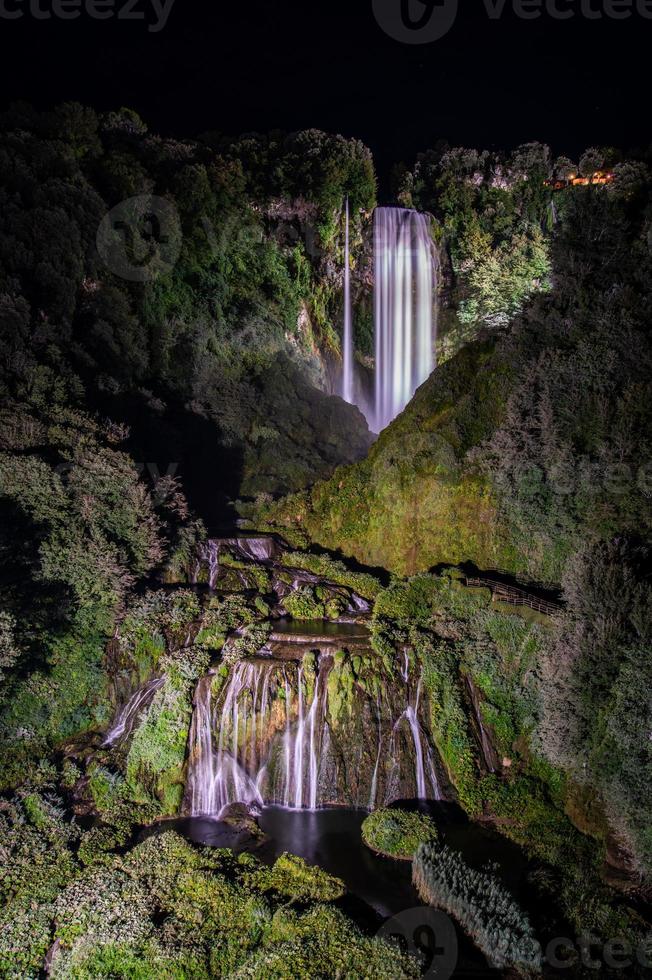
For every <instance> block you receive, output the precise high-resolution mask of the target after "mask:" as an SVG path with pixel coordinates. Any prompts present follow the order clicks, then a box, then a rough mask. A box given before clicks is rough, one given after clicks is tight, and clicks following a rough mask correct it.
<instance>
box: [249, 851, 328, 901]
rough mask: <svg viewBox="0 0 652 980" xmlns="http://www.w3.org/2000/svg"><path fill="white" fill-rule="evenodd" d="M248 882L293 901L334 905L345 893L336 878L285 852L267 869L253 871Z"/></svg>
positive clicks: (258, 888)
mask: <svg viewBox="0 0 652 980" xmlns="http://www.w3.org/2000/svg"><path fill="white" fill-rule="evenodd" d="M248 881H249V884H250V885H251V887H252V888H254V889H255V890H257V891H261V892H263V893H265V892H267V891H270V890H271V891H274V892H278V894H279V895H285V896H286V897H287V898H291V899H292V901H293V902H308V901H317V902H334V901H336V900H337V899H338V898H341V897H342V895H343V894H344V893H345V891H346V888H345V886H344V882H342V881H340V879H339V878H335V877H333V875H329V874H327V873H326V872H325V871H323V870H322V869H321V868H318V867H316V866H314V865H310V864H306V862H305V861H304V860H303V859H302V858H300V857H297V856H296V855H294V854H287V853H286V854H281V856H280V857H279V858H277V859H276V861H275V862H274V864H273V866H272V867H271V868H263V867H261V868H259V869H257V870H256V871H255V872H254V873H253V874H252V875H251V877H250V878H249V879H248Z"/></svg>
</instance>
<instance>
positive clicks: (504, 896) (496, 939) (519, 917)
mask: <svg viewBox="0 0 652 980" xmlns="http://www.w3.org/2000/svg"><path fill="white" fill-rule="evenodd" d="M412 876H413V881H414V884H415V886H416V888H417V890H418V892H419V894H420V895H421V898H422V899H423V900H424V901H425V902H429V903H430V904H431V905H436V906H438V907H439V908H442V909H444V911H446V912H448V913H449V914H450V915H453V916H454V917H455V918H456V919H457V920H458V922H459V923H460V925H461V926H462V928H463V929H464V930H465V932H467V933H468V934H469V935H470V936H471V938H472V939H473V940H474V942H475V943H477V945H478V946H479V947H480V949H481V950H482V951H483V953H484V954H485V956H486V957H487V959H488V961H489V963H490V965H491V966H493V967H495V968H497V969H505V968H512V969H515V970H516V971H517V972H518V973H519V974H521V975H524V976H531V975H538V974H539V972H540V968H541V959H542V956H541V947H540V946H539V943H538V942H537V940H536V938H535V935H534V931H533V929H532V926H531V925H530V923H529V921H528V918H527V916H526V915H525V913H524V912H523V911H522V910H521V909H520V908H519V906H518V905H517V904H516V903H515V902H514V899H513V898H512V897H511V895H510V894H509V892H508V891H507V890H506V889H505V888H504V887H503V885H501V884H500V882H499V881H498V880H497V879H496V878H495V877H494V875H492V874H490V873H486V872H483V871H476V870H474V869H472V868H470V867H469V866H468V865H467V864H465V862H464V860H463V859H462V857H461V855H460V854H458V853H457V852H456V851H451V850H449V848H447V847H441V848H439V847H437V846H436V845H432V844H424V845H422V846H421V847H420V848H419V850H418V851H417V853H416V856H415V859H414V864H413V866H412Z"/></svg>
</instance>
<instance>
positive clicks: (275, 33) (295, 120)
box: [0, 0, 652, 174]
mask: <svg viewBox="0 0 652 980" xmlns="http://www.w3.org/2000/svg"><path fill="white" fill-rule="evenodd" d="M0 2H4V3H5V4H6V6H7V7H8V8H9V9H16V7H17V5H18V4H19V3H20V2H21V0H0ZM38 2H39V3H40V4H41V6H42V7H43V8H47V6H48V4H49V3H50V2H51V0H38ZM124 2H125V0H116V4H117V7H120V6H121V5H122V4H123V3H124ZM149 2H150V0H138V4H139V6H138V7H137V8H136V9H137V10H141V11H147V18H148V19H149V20H150V21H154V20H155V18H154V16H153V14H152V11H151V8H150V7H149ZM459 2H460V8H461V9H460V12H459V15H458V19H457V21H456V23H455V26H454V27H453V29H452V30H451V31H450V32H449V34H448V35H447V36H446V37H444V38H443V39H441V40H439V41H437V42H435V43H433V44H430V45H418V46H415V45H404V44H401V43H399V42H397V41H394V40H392V39H391V38H389V37H387V36H386V34H385V33H384V32H383V31H382V29H381V28H380V27H379V26H378V24H377V23H376V20H375V18H374V15H373V12H372V7H371V0H328V2H321V3H319V2H315V0H313V2H310V0H301V2H298V0H249V2H247V0H175V3H174V6H173V8H172V12H171V14H170V17H169V19H168V22H167V25H166V27H165V28H164V29H163V30H162V31H160V32H159V33H153V32H151V31H148V25H147V22H146V21H117V20H115V19H114V20H106V21H93V20H91V19H90V18H89V17H88V16H87V15H85V14H82V15H81V17H80V18H79V19H77V20H75V21H60V20H55V19H53V20H50V21H37V20H35V19H34V18H33V17H32V16H31V15H29V14H28V13H25V16H24V17H23V18H22V19H20V20H12V21H9V20H4V19H0V55H1V59H0V101H1V102H2V104H3V106H4V107H6V106H7V105H8V104H9V103H10V102H12V101H15V100H19V99H26V100H28V101H30V102H33V103H34V104H36V105H37V106H38V107H41V108H48V107H50V106H51V105H53V104H55V103H57V102H59V101H63V100H76V101H79V102H83V103H85V104H88V105H92V106H94V107H95V108H97V109H100V110H103V109H110V108H117V107H119V106H121V105H126V106H129V107H132V108H135V109H136V110H137V111H138V112H139V113H140V114H141V115H142V116H143V118H144V119H145V120H146V122H147V123H148V124H149V126H150V128H151V129H153V130H155V131H158V132H161V133H163V134H166V135H188V136H191V135H194V134H196V133H199V132H201V131H202V130H208V129H211V130H219V131H221V132H223V133H226V134H229V135H233V134H238V133H243V132H249V131H253V130H258V131H267V130H270V129H275V128H279V129H287V130H293V129H299V128H303V127H310V126H315V127H319V128H322V129H326V130H330V131H335V132H340V133H343V134H344V135H347V136H358V137H360V138H361V139H363V140H364V141H365V142H366V143H367V144H368V145H370V146H371V148H372V150H373V151H374V153H375V155H376V158H377V162H378V163H379V165H380V168H381V172H383V173H384V174H386V173H387V172H388V171H389V168H390V166H391V164H392V163H393V162H396V161H399V160H405V161H406V162H411V161H412V160H413V158H414V156H415V154H416V153H417V152H418V151H419V150H421V149H425V148H427V147H428V146H432V145H434V144H435V143H436V142H437V141H438V140H439V139H446V140H448V141H450V142H451V143H452V144H456V145H467V146H477V147H479V148H480V147H482V148H491V147H496V148H510V147H513V146H515V145H517V144H518V143H521V142H526V141H529V140H533V139H538V140H542V141H545V142H548V143H550V144H551V145H552V146H553V149H554V150H555V151H556V152H565V153H568V154H570V155H571V156H573V155H576V154H577V153H578V152H579V151H580V150H581V149H583V148H584V147H586V146H587V145H594V144H613V145H617V146H621V147H623V148H625V149H636V148H639V147H644V146H646V145H647V144H648V143H649V140H650V130H649V125H648V122H649V74H650V72H649V64H650V52H651V49H652V44H651V42H652V20H643V19H642V18H640V17H639V16H637V15H633V16H632V17H631V18H630V19H629V20H626V21H614V20H608V19H606V18H605V19H603V20H601V21H598V20H595V21H589V20H587V19H585V18H582V17H580V16H578V17H576V18H575V19H574V20H572V21H563V22H560V21H556V20H551V19H550V18H549V17H547V16H543V17H542V18H541V19H539V20H537V21H523V20H519V19H518V18H517V17H516V16H515V15H514V13H513V12H512V10H511V3H510V0H507V4H506V10H505V13H504V14H503V16H502V17H501V18H500V19H499V20H497V21H493V20H490V19H489V18H488V16H487V13H486V11H485V7H484V4H483V2H481V0H459ZM560 2H561V0H560ZM565 2H566V3H571V4H573V3H574V5H575V7H576V8H577V9H579V4H580V0H565ZM585 2H588V0H585ZM590 2H591V3H592V5H593V7H594V8H598V7H599V6H601V3H602V0H590ZM634 2H635V0H634ZM28 3H29V0H23V8H22V9H25V10H27V9H28V7H27V4H28Z"/></svg>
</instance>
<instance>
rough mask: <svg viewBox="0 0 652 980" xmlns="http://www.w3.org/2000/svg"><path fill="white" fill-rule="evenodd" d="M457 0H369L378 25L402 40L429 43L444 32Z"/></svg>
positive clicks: (452, 21)
mask: <svg viewBox="0 0 652 980" xmlns="http://www.w3.org/2000/svg"><path fill="white" fill-rule="evenodd" d="M458 3H459V0H373V11H374V16H375V18H376V20H377V21H378V23H379V24H380V26H381V27H382V29H383V30H384V31H385V33H386V34H389V36H390V37H393V38H394V40H395V41H402V42H403V44H432V42H433V41H438V40H439V39H440V38H442V37H443V36H444V35H445V34H448V32H449V31H450V29H451V27H452V26H453V24H454V23H455V18H456V17H457V10H458Z"/></svg>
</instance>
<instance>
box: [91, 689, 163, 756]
mask: <svg viewBox="0 0 652 980" xmlns="http://www.w3.org/2000/svg"><path fill="white" fill-rule="evenodd" d="M164 683H165V677H154V678H153V679H152V680H150V681H147V683H146V684H143V685H142V686H141V687H139V688H138V690H137V691H135V692H134V693H133V694H132V695H131V697H130V698H129V700H128V701H127V703H126V704H125V705H124V707H123V708H121V709H120V711H119V712H118V714H117V716H116V718H115V721H114V722H113V725H112V726H111V728H110V729H109V731H108V732H107V733H106V735H105V736H104V741H103V742H102V748H109V747H110V746H112V745H115V744H116V743H117V742H121V741H122V740H123V739H124V738H126V737H127V736H128V735H130V734H131V732H132V731H133V728H134V725H135V724H136V721H137V720H138V717H139V715H140V714H141V713H142V712H143V711H144V710H145V708H147V707H149V704H150V702H151V700H152V698H153V697H154V694H155V693H156V691H158V689H159V687H161V686H162V685H163V684H164Z"/></svg>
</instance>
